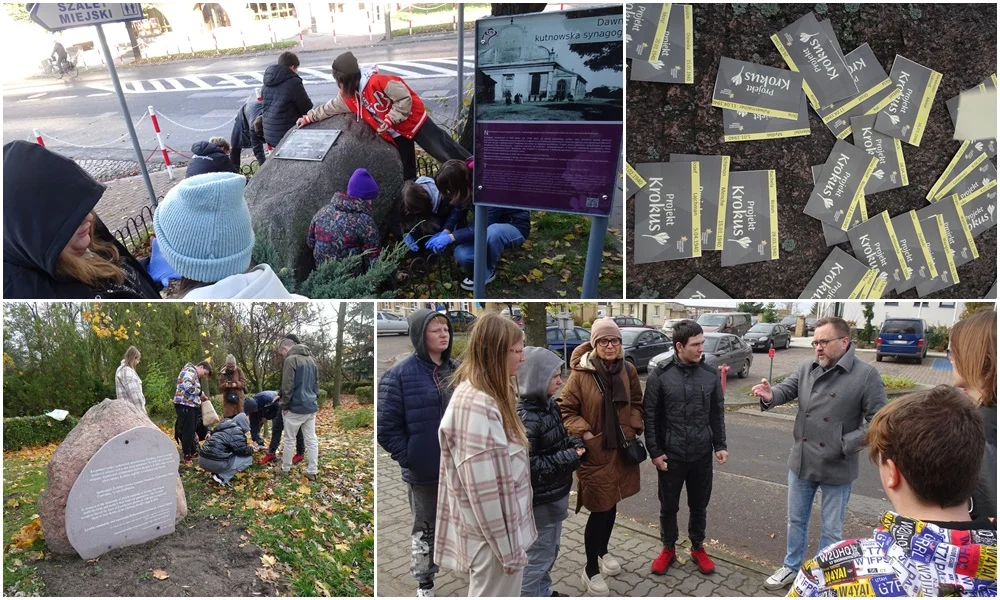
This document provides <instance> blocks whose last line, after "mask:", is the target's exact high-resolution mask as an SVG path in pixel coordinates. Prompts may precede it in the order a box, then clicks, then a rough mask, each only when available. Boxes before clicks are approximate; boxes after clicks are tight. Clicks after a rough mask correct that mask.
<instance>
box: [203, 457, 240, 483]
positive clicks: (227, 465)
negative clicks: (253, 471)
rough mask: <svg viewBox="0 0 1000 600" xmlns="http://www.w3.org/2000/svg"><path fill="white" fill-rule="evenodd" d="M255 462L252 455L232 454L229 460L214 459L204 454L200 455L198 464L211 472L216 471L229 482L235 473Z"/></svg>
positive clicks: (222, 478)
mask: <svg viewBox="0 0 1000 600" xmlns="http://www.w3.org/2000/svg"><path fill="white" fill-rule="evenodd" d="M252 464H253V457H252V456H236V455H233V456H230V457H229V459H227V460H212V459H210V458H205V457H204V456H199V457H198V466H200V467H201V468H202V469H205V470H206V471H208V472H209V473H215V474H216V475H218V476H219V479H221V480H222V481H224V482H226V483H229V480H230V479H232V478H233V476H234V475H236V474H237V473H239V472H240V471H242V470H243V469H246V468H248V467H249V466H250V465H252Z"/></svg>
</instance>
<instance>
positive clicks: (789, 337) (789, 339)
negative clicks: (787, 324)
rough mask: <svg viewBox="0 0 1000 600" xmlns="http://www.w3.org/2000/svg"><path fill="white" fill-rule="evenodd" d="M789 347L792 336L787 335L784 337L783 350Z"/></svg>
mask: <svg viewBox="0 0 1000 600" xmlns="http://www.w3.org/2000/svg"><path fill="white" fill-rule="evenodd" d="M791 347H792V336H788V337H787V338H785V350H788V349H789V348H791Z"/></svg>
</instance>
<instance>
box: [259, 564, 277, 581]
mask: <svg viewBox="0 0 1000 600" xmlns="http://www.w3.org/2000/svg"><path fill="white" fill-rule="evenodd" d="M256 573H257V577H258V579H260V580H261V581H277V580H278V578H279V577H280V575H278V574H277V573H276V572H275V571H274V569H271V568H268V567H258V568H257V571H256Z"/></svg>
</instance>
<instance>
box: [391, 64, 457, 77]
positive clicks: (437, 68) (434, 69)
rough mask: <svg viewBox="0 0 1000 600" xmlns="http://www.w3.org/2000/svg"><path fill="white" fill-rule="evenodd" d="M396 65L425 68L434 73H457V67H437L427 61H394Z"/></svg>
mask: <svg viewBox="0 0 1000 600" xmlns="http://www.w3.org/2000/svg"><path fill="white" fill-rule="evenodd" d="M393 64H394V65H403V66H405V67H413V68H417V69H423V70H425V71H430V72H432V73H444V74H445V75H455V69H442V68H441V67H435V66H434V65H428V64H425V63H415V62H410V61H404V62H394V63H393Z"/></svg>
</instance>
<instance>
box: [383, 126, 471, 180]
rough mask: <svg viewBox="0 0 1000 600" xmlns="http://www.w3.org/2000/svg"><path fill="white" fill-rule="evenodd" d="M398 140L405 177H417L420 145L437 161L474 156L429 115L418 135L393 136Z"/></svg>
mask: <svg viewBox="0 0 1000 600" xmlns="http://www.w3.org/2000/svg"><path fill="white" fill-rule="evenodd" d="M393 141H395V142H396V149H397V150H399V157H400V158H401V159H403V179H404V180H410V181H412V180H414V179H416V178H417V149H416V146H420V147H421V148H423V149H424V152H426V153H427V154H430V155H431V156H433V157H434V158H435V159H436V160H437V161H439V162H444V161H446V160H450V159H453V158H455V159H459V160H465V159H467V158H469V157H470V156H472V155H471V154H469V151H468V150H466V149H465V148H463V147H462V146H461V145H459V143H458V142H456V141H455V140H453V139H451V136H450V135H448V132H446V131H445V130H443V129H441V128H440V127H438V126H437V124H435V123H434V121H432V120H431V118H430V117H427V120H426V121H424V124H423V125H421V126H420V130H419V131H417V135H415V136H413V139H412V140H408V139H406V138H405V137H403V136H399V137H397V138H393Z"/></svg>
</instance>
